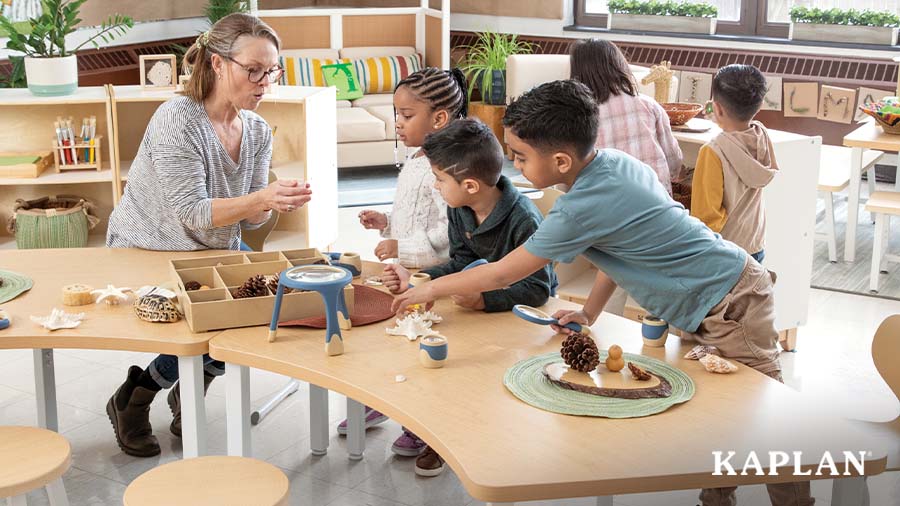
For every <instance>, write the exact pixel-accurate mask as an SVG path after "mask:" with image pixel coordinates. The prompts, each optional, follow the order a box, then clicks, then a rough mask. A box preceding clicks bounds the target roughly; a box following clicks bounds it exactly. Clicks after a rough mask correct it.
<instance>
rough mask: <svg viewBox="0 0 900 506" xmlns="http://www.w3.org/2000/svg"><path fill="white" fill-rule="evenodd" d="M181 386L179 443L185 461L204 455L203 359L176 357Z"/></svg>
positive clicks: (195, 356)
mask: <svg viewBox="0 0 900 506" xmlns="http://www.w3.org/2000/svg"><path fill="white" fill-rule="evenodd" d="M178 379H179V381H180V385H181V441H182V447H183V456H184V458H186V459H189V458H193V457H200V456H203V455H206V404H205V401H204V399H203V357H202V356H200V355H193V356H188V357H178Z"/></svg>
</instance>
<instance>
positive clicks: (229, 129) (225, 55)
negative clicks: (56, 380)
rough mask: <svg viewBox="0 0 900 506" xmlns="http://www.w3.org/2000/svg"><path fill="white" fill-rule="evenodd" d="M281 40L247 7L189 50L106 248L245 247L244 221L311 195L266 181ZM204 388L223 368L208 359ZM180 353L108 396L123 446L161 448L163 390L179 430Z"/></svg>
mask: <svg viewBox="0 0 900 506" xmlns="http://www.w3.org/2000/svg"><path fill="white" fill-rule="evenodd" d="M280 48H281V41H280V39H279V38H278V35H277V34H276V33H275V31H274V30H272V28H271V27H269V26H268V25H267V24H266V23H264V22H263V21H261V20H259V19H258V18H256V17H254V16H249V15H247V14H231V15H229V16H226V17H224V18H222V19H221V20H219V21H218V22H217V23H216V24H215V25H213V27H212V28H211V29H210V30H209V31H208V32H205V33H203V34H201V35H200V36H199V37H197V41H196V42H195V43H194V44H193V45H192V46H191V47H190V48H189V49H188V51H187V53H186V54H185V56H184V61H185V62H186V63H187V65H189V66H190V67H191V69H192V72H191V78H190V80H189V81H188V82H187V83H186V85H185V91H184V95H183V96H180V97H177V98H173V99H172V100H169V101H167V102H166V103H164V104H162V105H161V106H160V107H159V109H157V110H156V112H155V113H154V115H153V118H152V119H151V120H150V124H149V125H147V131H146V132H145V133H144V138H143V140H142V141H141V145H140V147H139V149H138V152H137V156H136V157H135V160H134V163H133V164H132V166H131V171H130V172H129V177H128V185H127V186H126V188H125V193H124V195H123V196H122V200H121V201H120V202H119V205H118V206H116V208H115V209H114V210H113V212H112V215H111V216H110V219H109V230H108V231H107V235H106V245H107V246H108V247H110V248H141V249H149V250H164V251H193V250H202V249H230V250H237V249H245V247H242V246H243V245H242V243H241V227H242V226H243V227H245V228H251V229H252V228H254V227H259V226H261V225H262V224H264V223H265V222H266V221H268V220H269V218H270V217H271V213H272V210H276V211H278V212H282V213H285V212H287V213H289V212H292V211H294V210H295V209H297V208H299V207H301V206H303V205H304V204H306V203H307V202H309V199H310V197H311V196H312V192H311V191H310V189H309V185H308V184H305V183H303V184H301V183H298V182H297V181H292V180H283V181H277V182H275V183H272V184H268V179H269V165H270V163H271V160H272V132H271V130H270V128H269V125H268V124H267V123H266V122H265V120H263V119H262V118H261V117H260V116H259V115H257V114H256V113H254V112H252V111H254V110H255V109H256V108H257V107H259V104H260V102H261V101H262V98H263V94H265V93H266V92H267V91H268V90H269V87H270V85H271V84H272V83H274V82H276V81H278V79H279V78H280V77H281V76H282V74H283V73H284V70H283V69H282V68H281V67H279V66H278V51H279V49H280ZM204 365H205V374H204V386H205V389H204V392H205V391H206V389H208V388H209V384H210V383H211V382H212V380H213V378H215V377H216V376H220V375H222V374H224V373H225V369H224V364H223V363H222V362H218V361H214V360H212V359H211V358H210V357H209V356H208V355H206V356H204ZM177 380H178V360H177V358H176V357H175V356H172V355H159V356H158V357H156V359H154V360H153V362H151V363H150V365H148V366H147V368H146V369H141V368H140V367H138V366H136V365H134V366H131V368H129V370H128V377H127V379H126V380H125V383H123V384H122V385H121V386H120V387H119V388H118V389H117V390H116V392H115V393H114V394H113V396H112V397H111V398H110V399H109V402H108V403H107V406H106V412H107V414H108V415H109V418H110V421H111V422H112V425H113V428H114V430H115V435H116V442H117V443H118V444H119V448H121V449H122V451H123V452H125V453H127V454H129V455H134V456H137V457H151V456H154V455H158V454H159V453H160V448H159V442H158V441H157V439H156V437H155V436H154V435H153V431H152V427H151V425H150V403H151V402H152V401H153V398H154V397H155V396H156V394H157V392H159V391H160V390H161V389H163V388H169V387H172V386H173V385H176V388H173V389H172V390H171V392H170V393H169V396H168V404H169V407H170V408H171V410H172V414H173V415H174V419H173V421H172V424H171V426H170V430H171V431H172V433H173V434H174V435H176V436H178V437H180V436H181V405H180V395H179V390H178V388H177V384H176V381H177Z"/></svg>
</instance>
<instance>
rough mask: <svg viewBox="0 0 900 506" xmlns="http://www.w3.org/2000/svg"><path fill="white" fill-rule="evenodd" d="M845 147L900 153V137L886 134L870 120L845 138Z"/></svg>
mask: <svg viewBox="0 0 900 506" xmlns="http://www.w3.org/2000/svg"><path fill="white" fill-rule="evenodd" d="M844 146H849V147H851V148H868V149H880V150H882V151H900V135H896V134H887V133H884V130H882V129H881V127H880V126H878V124H876V123H875V121H874V120H869V121H866V122H865V123H863V124H862V125H860V127H859V128H857V129H856V130H854V131H852V132H850V133H849V134H847V135H845V136H844Z"/></svg>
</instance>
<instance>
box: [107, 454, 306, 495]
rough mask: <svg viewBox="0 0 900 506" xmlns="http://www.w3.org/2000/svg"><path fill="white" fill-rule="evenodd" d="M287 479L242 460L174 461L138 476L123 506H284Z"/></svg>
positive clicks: (253, 461)
mask: <svg viewBox="0 0 900 506" xmlns="http://www.w3.org/2000/svg"><path fill="white" fill-rule="evenodd" d="M288 489H289V484H288V479H287V476H285V475H284V473H283V472H281V471H280V470H279V469H278V468H277V467H275V466H273V465H272V464H267V463H265V462H263V461H261V460H256V459H250V458H246V457H224V456H213V457H198V458H194V459H184V460H177V461H175V462H170V463H168V464H164V465H161V466H159V467H155V468H153V469H151V470H150V471H147V472H146V473H144V474H142V475H140V476H138V477H137V479H135V480H134V481H132V482H131V485H128V488H127V489H125V498H124V502H125V506H156V505H158V504H166V505H167V506H207V505H208V506H214V505H215V506H228V505H232V506H244V505H247V504H252V505H254V506H284V505H287V504H288Z"/></svg>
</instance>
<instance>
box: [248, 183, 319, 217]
mask: <svg viewBox="0 0 900 506" xmlns="http://www.w3.org/2000/svg"><path fill="white" fill-rule="evenodd" d="M258 193H259V194H260V198H261V199H262V202H263V209H274V210H276V211H278V212H279V213H290V212H293V211H296V210H297V209H299V208H300V207H302V206H304V205H305V204H306V203H307V202H309V200H310V199H311V198H312V190H310V189H309V183H301V182H299V181H297V180H294V179H279V180H278V181H275V182H274V183H272V184H270V185H269V186H267V187H266V188H265V189H264V190H262V191H260V192H258Z"/></svg>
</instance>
